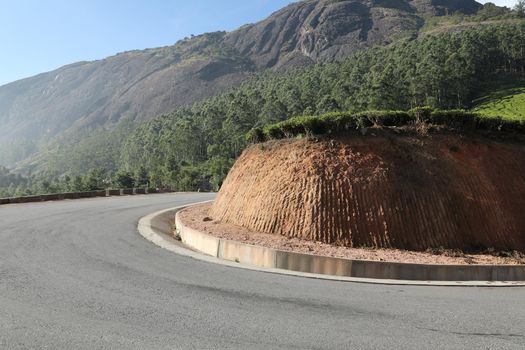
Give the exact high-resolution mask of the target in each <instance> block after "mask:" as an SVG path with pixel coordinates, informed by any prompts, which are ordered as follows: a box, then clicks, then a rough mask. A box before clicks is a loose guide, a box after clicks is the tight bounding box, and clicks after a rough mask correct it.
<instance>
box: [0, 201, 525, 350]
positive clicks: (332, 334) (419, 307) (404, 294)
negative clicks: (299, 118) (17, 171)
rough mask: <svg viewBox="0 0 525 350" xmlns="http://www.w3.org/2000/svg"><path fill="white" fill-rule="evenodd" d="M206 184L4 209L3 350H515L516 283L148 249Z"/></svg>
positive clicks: (523, 319)
mask: <svg viewBox="0 0 525 350" xmlns="http://www.w3.org/2000/svg"><path fill="white" fill-rule="evenodd" d="M210 198H211V195H209V194H168V195H151V196H129V197H112V198H99V199H87V200H76V201H61V202H48V203H35V204H20V205H8V206H0V349H43V348H49V349H350V348H353V349H394V348H402V349H408V348H410V349H437V348H439V349H467V348H468V349H472V348H480V349H523V348H525V289H522V288H501V289H496V288H443V287H400V286H382V285H367V284H355V283H343V282H329V281H321V280H313V279H305V278H299V277H292V276H282V275H275V274H269V273H263V272H254V271H248V270H243V269H237V268H230V267H225V266H218V265H214V264H210V263H206V262H202V261H196V260H194V259H191V258H187V257H182V256H178V255H176V254H173V253H170V252H168V251H165V250H162V249H160V248H157V247H156V246H154V245H153V244H151V243H150V242H148V241H146V240H144V239H143V238H142V237H141V236H140V235H139V234H138V232H137V230H136V226H137V221H138V219H139V218H140V217H142V216H144V215H146V214H149V213H151V212H154V211H156V210H160V209H164V208H168V207H173V206H178V205H183V204H188V203H192V202H197V201H202V200H206V199H210Z"/></svg>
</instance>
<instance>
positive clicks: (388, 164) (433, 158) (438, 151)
mask: <svg viewBox="0 0 525 350" xmlns="http://www.w3.org/2000/svg"><path fill="white" fill-rule="evenodd" d="M376 135H377V136H352V137H346V138H338V139H335V140H284V141H279V142H270V143H266V144H261V145H253V146H251V147H249V148H248V149H247V150H246V151H245V152H244V153H243V154H242V156H241V157H240V159H239V160H238V161H237V163H236V164H235V166H234V167H233V168H232V170H231V172H230V174H229V175H228V177H227V179H226V180H225V182H224V184H223V187H222V189H221V191H220V192H219V195H218V197H217V200H216V201H215V203H214V205H213V206H212V208H211V210H210V216H211V217H212V218H213V219H215V220H218V221H221V222H225V223H230V224H235V225H239V226H242V227H245V228H248V229H251V230H254V231H260V232H266V233H271V234H276V235H283V236H288V237H297V238H301V239H306V240H315V241H320V242H324V243H331V244H337V245H344V246H348V247H363V246H366V247H378V248H400V249H411V250H424V249H427V248H431V247H444V248H456V249H484V248H496V249H514V250H520V251H525V210H524V209H525V147H523V146H522V145H518V144H511V143H499V142H495V141H492V140H489V139H485V138H481V137H465V136H463V137H462V136H459V135H456V134H433V135H430V136H421V135H397V134H394V133H392V132H389V131H379V132H378V133H376Z"/></svg>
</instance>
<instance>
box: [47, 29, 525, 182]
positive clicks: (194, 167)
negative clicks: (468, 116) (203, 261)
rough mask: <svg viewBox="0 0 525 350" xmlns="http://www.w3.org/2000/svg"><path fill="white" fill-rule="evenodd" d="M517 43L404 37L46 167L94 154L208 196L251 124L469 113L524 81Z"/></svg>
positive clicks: (97, 142) (73, 150) (499, 38)
mask: <svg viewBox="0 0 525 350" xmlns="http://www.w3.org/2000/svg"><path fill="white" fill-rule="evenodd" d="M524 43H525V26H524V25H523V24H506V25H490V26H479V27H474V28H471V29H469V30H464V31H460V32H453V33H440V34H433V35H424V36H422V37H421V38H412V39H404V40H403V41H400V42H397V43H396V44H393V45H390V46H388V47H381V48H374V49H370V50H366V51H360V52H358V53H356V54H354V55H353V56H351V57H349V58H347V59H345V60H343V61H341V62H338V63H332V64H324V65H314V66H310V67H307V68H305V69H301V70H297V71H293V72H288V73H285V74H282V73H281V74H277V73H265V74H261V75H259V76H257V77H254V78H253V79H250V80H249V81H247V82H246V83H244V84H242V86H240V87H239V88H237V89H233V90H231V91H229V92H226V93H224V94H221V95H219V96H216V97H214V98H211V99H208V100H205V101H203V102H200V103H197V104H195V105H194V106H193V107H191V108H185V109H179V110H176V111H174V112H173V113H172V114H169V115H164V116H160V117H158V118H155V119H152V120H150V121H147V122H145V123H143V124H141V125H140V126H139V127H138V128H136V129H134V131H132V132H122V130H124V129H119V128H117V129H115V130H113V131H105V134H104V135H102V136H100V137H97V134H96V133H95V134H94V136H93V137H92V138H91V139H90V140H91V144H86V143H80V144H78V145H71V147H68V149H67V151H62V152H59V153H58V154H59V155H60V156H57V157H54V158H53V159H54V161H53V162H50V164H52V166H51V168H52V169H58V171H64V170H65V169H66V168H67V167H68V166H71V164H78V168H77V169H75V168H73V170H72V172H73V173H75V172H77V173H81V172H85V171H87V169H90V168H100V167H101V165H102V164H100V163H98V164H97V163H95V161H96V160H97V159H99V158H98V157H95V155H97V154H98V155H102V156H103V159H104V163H103V164H104V166H102V167H103V168H104V169H105V171H104V173H105V174H108V175H109V176H111V174H112V173H115V172H117V171H120V172H127V173H130V174H136V173H137V172H139V171H140V170H141V169H144V170H145V171H146V173H147V177H148V179H149V181H150V185H151V186H158V187H164V186H165V187H171V188H174V189H180V190H194V189H199V188H200V189H214V190H215V189H218V188H219V187H220V185H221V183H222V181H223V179H224V177H225V175H226V174H227V172H228V170H229V168H230V167H231V165H232V164H233V162H234V160H235V158H236V157H238V156H239V154H240V152H241V151H242V150H243V149H244V147H245V146H246V138H245V135H246V133H247V132H248V131H249V130H251V129H252V128H254V127H264V126H265V125H269V124H274V123H277V122H280V121H283V120H285V119H288V118H290V117H293V116H303V115H321V114H325V113H328V112H338V111H349V112H350V113H354V112H358V111H365V110H409V109H411V108H415V107H418V106H430V107H431V108H436V109H445V110H446V109H469V108H470V107H471V101H473V100H474V99H475V98H477V97H479V96H480V95H481V94H484V93H486V92H488V91H490V90H491V89H493V88H495V87H496V86H498V84H502V83H505V82H508V81H512V82H513V83H516V81H523V78H524V75H525V45H524ZM128 127H129V126H126V131H127V130H129V129H127V128H128ZM108 142H109V143H110V144H109V145H108V144H107V143H108ZM79 155H84V156H79ZM117 157H118V158H117ZM69 169H71V168H69ZM46 176H47V178H50V177H52V174H47V175H46ZM61 178H63V177H61Z"/></svg>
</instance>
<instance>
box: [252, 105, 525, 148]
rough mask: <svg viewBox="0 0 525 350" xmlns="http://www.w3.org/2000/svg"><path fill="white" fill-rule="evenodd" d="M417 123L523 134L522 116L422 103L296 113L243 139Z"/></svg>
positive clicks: (255, 129)
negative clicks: (515, 117)
mask: <svg viewBox="0 0 525 350" xmlns="http://www.w3.org/2000/svg"><path fill="white" fill-rule="evenodd" d="M417 124H428V125H436V126H442V127H446V128H448V129H453V130H461V131H474V130H484V131H489V132H500V131H502V132H510V133H519V134H525V120H512V119H508V118H502V117H497V116H486V115H482V114H479V113H475V112H468V111H464V110H448V111H444V110H433V109H431V108H428V107H423V108H414V109H411V110H409V111H366V112H360V113H352V112H336V113H327V114H323V115H319V116H299V117H294V118H290V119H288V120H285V121H282V122H279V123H275V124H271V125H267V126H265V127H264V128H253V129H252V130H250V131H249V132H248V134H247V135H246V139H247V141H248V142H252V143H258V142H264V141H267V140H272V139H283V138H290V137H296V136H309V135H327V134H340V133H344V132H346V131H349V130H358V129H362V128H368V127H373V126H386V127H403V126H410V125H413V126H414V125H417Z"/></svg>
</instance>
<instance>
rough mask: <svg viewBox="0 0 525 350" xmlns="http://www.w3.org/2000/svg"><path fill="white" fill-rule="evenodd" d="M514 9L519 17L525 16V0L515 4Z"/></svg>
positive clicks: (519, 0)
mask: <svg viewBox="0 0 525 350" xmlns="http://www.w3.org/2000/svg"><path fill="white" fill-rule="evenodd" d="M514 11H516V13H517V14H518V16H519V17H522V18H523V17H525V0H518V1H517V2H516V5H514Z"/></svg>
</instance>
